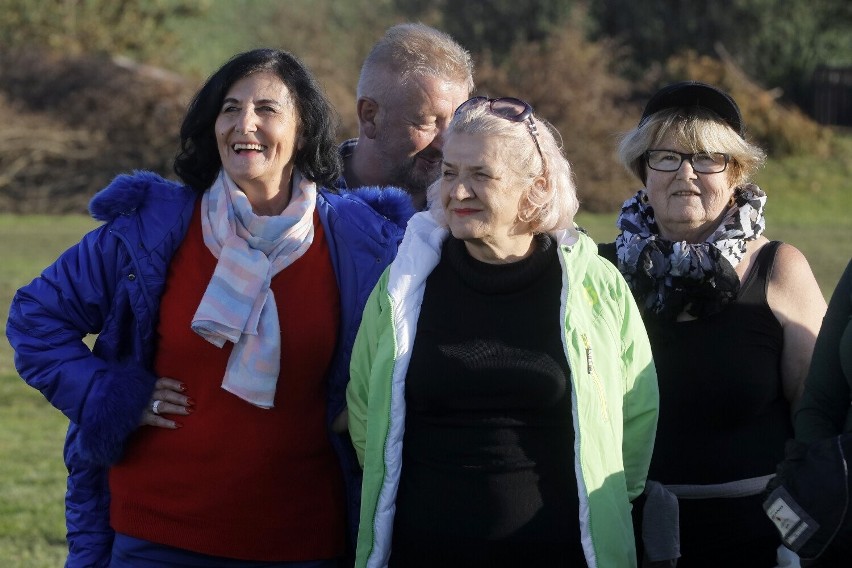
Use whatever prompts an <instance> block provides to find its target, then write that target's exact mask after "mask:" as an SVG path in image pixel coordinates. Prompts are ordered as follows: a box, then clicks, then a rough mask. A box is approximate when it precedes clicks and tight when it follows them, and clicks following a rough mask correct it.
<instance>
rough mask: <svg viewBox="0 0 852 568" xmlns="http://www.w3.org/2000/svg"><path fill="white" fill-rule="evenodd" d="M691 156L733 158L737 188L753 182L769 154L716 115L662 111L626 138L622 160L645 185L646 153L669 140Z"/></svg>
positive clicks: (733, 182) (697, 109) (620, 151)
mask: <svg viewBox="0 0 852 568" xmlns="http://www.w3.org/2000/svg"><path fill="white" fill-rule="evenodd" d="M669 135H671V136H673V137H674V140H675V142H676V143H677V144H678V145H680V146H683V147H684V148H687V149H688V150H689V151H690V152H722V153H725V154H728V155H730V157H731V160H730V162H729V163H728V168H727V170H726V173H727V174H728V179H729V180H730V182H731V185H732V186H733V187H739V186H741V185H743V184H745V183H747V182H749V181H751V176H753V175H754V173H755V172H756V171H757V170H758V169H760V167H761V166H763V163H764V161H765V160H766V152H764V151H763V149H761V148H760V147H758V146H756V145H755V144H752V143H750V142H748V141H746V140H745V139H744V138H742V137H741V136H740V135H739V134H737V132H735V131H734V130H733V129H732V128H731V127H730V126H728V125H727V124H726V123H724V122H722V120H721V119H720V118H719V117H718V116H717V115H716V114H715V113H713V112H712V111H709V110H707V109H704V108H702V107H692V108H668V109H664V110H661V111H659V112H657V113H655V114H653V115H651V116H650V117H648V118H647V119H646V120H645V121H643V122H642V124H641V125H639V126H637V127H636V128H634V129H633V130H631V131H630V132H627V133H626V134H624V136H622V137H621V140H620V142H619V144H618V159H619V161H620V162H621V164H622V165H623V166H624V167H625V168H627V170H628V171H629V172H631V173H632V174H634V175H635V176H636V177H638V178H639V179H640V180H641V181H642V183H643V184H644V183H645V180H646V173H647V172H646V169H645V167H646V163H645V152H646V151H648V150H650V149H652V148H655V147H657V146H658V145H659V143H660V141H662V139H663V138H666V137H667V136H669Z"/></svg>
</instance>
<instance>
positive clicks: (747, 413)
mask: <svg viewBox="0 0 852 568" xmlns="http://www.w3.org/2000/svg"><path fill="white" fill-rule="evenodd" d="M778 245H780V243H779V242H777V241H773V242H770V243H768V244H767V245H765V246H764V247H763V248H762V249H761V250H760V251H759V252H758V255H757V258H756V259H755V265H754V266H753V267H752V270H751V272H750V273H749V275H748V277H747V278H746V280H745V281H744V282H743V284H742V286H741V287H740V290H739V293H738V295H737V298H736V300H735V301H734V302H732V303H730V304H728V305H727V306H725V307H724V308H723V309H722V310H721V311H720V312H718V313H716V314H713V315H710V316H707V317H703V318H700V319H696V320H690V321H681V322H673V321H660V320H658V319H656V318H653V317H652V318H648V319H646V321H645V325H646V328H647V330H648V338H649V339H650V342H651V349H652V352H653V354H654V362H655V364H656V367H657V376H658V382H659V389H660V416H659V422H658V425H657V437H656V442H655V445H654V455H653V458H652V461H651V469H650V471H649V473H648V479H653V480H655V481H660V482H662V483H665V484H714V483H725V482H730V481H737V480H741V479H747V478H751V477H759V476H763V475H768V474H772V473H774V472H775V467H776V465H777V464H778V463H779V462H781V461H782V460H783V458H784V445H785V442H786V440H787V439H788V438H791V437H792V435H793V430H792V422H791V418H790V405H789V403H788V401H787V399H786V398H785V397H784V392H783V388H782V382H781V353H782V349H783V345H784V334H783V329H782V328H781V324H780V323H779V322H778V320H777V319H776V318H775V315H774V314H773V313H772V310H771V309H770V307H769V304H768V303H767V300H766V289H767V285H768V280H769V276H770V274H771V270H772V265H773V262H774V259H775V253H776V250H777V247H778ZM599 252H601V255H602V256H605V257H607V258H609V259H610V260H615V258H614V257H615V254H614V253H615V249H614V247H613V246H612V245H601V246H600V247H599ZM761 502H762V497H761V496H760V495H757V496H753V497H745V498H738V499H701V500H691V499H689V500H687V499H682V500H680V529H681V553H682V555H683V556H682V558H681V561H679V562H678V567H679V568H680V567H681V566H686V567H688V566H704V565H707V566H712V565H716V564H714V562H719V558H727V561H730V562H733V561H734V560H737V561H739V562H742V564H737V565H738V566H740V565H741V566H755V567H760V566H774V565H775V562H774V560H775V547H777V546H778V544H780V541H779V540H778V535H777V531H776V530H775V527H774V526H773V525H772V524H771V522H770V521H769V520H768V518H767V517H766V515H765V514H764V513H763V509H762V507H761ZM717 552H718V553H719V554H720V556H719V557H718V558H717V557H714V556H713V555H714V554H715V553H717ZM698 559H701V560H700V561H699V560H698ZM719 565H733V564H726V563H722V564H719Z"/></svg>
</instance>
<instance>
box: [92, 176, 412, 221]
mask: <svg viewBox="0 0 852 568" xmlns="http://www.w3.org/2000/svg"><path fill="white" fill-rule="evenodd" d="M321 191H322V192H331V193H334V191H331V190H328V189H322V190H321ZM152 192H156V193H157V194H158V198H161V199H168V198H169V195H170V194H171V195H173V196H174V198H176V199H177V200H179V201H183V200H185V199H186V194H187V193H194V192H195V190H193V189H192V188H190V187H189V186H186V185H183V184H180V183H178V182H175V181H170V180H167V179H165V178H163V177H162V176H160V175H159V174H156V173H154V172H149V171H141V170H139V171H134V172H133V173H130V174H121V175H118V176H116V177H115V178H114V179H113V180H112V182H110V184H109V185H108V186H107V187H105V188H104V189H102V190H101V191H99V192H98V193H97V194H95V196H94V197H93V198H92V200H91V201H90V202H89V214H90V215H91V216H92V217H94V218H95V219H97V220H98V221H104V222H109V221H112V220H114V219H116V218H117V217H119V216H120V215H128V214H130V213H132V212H133V211H135V210H136V209H137V208H138V207H139V206H140V205H142V204H144V203H145V201H146V199H147V197H148V196H149V194H150V193H152ZM348 195H352V196H355V197H357V198H359V199H360V200H362V201H364V202H365V203H366V204H367V205H369V206H370V207H372V208H373V209H374V210H375V211H376V212H378V213H379V214H380V215H382V216H384V217H386V218H387V219H389V220H390V221H391V222H393V223H394V224H396V225H397V226H398V227H400V228H402V229H404V228H405V226H406V224H407V223H408V219H410V218H411V216H412V215H413V214H414V213H415V212H416V210H415V209H414V206H413V205H412V204H411V198H410V197H409V195H408V193H406V192H405V191H404V190H403V189H400V188H398V187H378V186H370V187H360V188H356V189H352V190H343V191H341V192H340V196H341V197H344V198H345V197H346V196H348Z"/></svg>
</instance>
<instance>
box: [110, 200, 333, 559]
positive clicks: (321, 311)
mask: <svg viewBox="0 0 852 568" xmlns="http://www.w3.org/2000/svg"><path fill="white" fill-rule="evenodd" d="M199 202H200V200H199ZM314 227H315V234H314V241H313V244H312V245H311V247H310V248H309V249H308V251H307V252H306V253H305V254H304V255H303V256H302V257H301V258H300V259H298V260H297V261H296V262H294V263H293V264H291V265H290V266H288V267H287V268H286V269H284V270H282V271H281V272H279V273H278V274H277V275H276V276H275V277H274V278H273V279H272V290H273V292H274V294H275V302H276V304H277V306H278V317H279V320H280V322H281V374H280V376H279V378H278V386H277V390H276V393H275V407H274V408H272V409H270V410H264V409H261V408H257V407H255V406H253V405H251V404H249V403H248V402H245V401H243V400H242V399H240V398H238V397H236V396H234V395H233V394H231V393H229V392H227V391H225V390H223V389H222V388H221V383H222V377H223V374H224V370H225V365H226V363H227V361H228V357H229V355H230V354H231V348H232V345H231V344H230V343H227V344H226V345H225V347H223V348H222V349H219V348H217V347H215V346H214V345H212V344H210V343H208V342H207V341H205V340H203V339H202V338H201V337H200V336H198V335H197V334H196V333H194V332H193V331H192V330H191V329H190V321H191V320H192V317H193V315H194V314H195V310H196V309H197V308H198V304H199V302H200V301H201V297H202V295H203V294H204V291H205V290H206V288H207V283H208V282H209V281H210V278H211V276H212V275H213V270H214V268H215V267H216V258H215V257H214V256H213V254H212V253H211V252H210V251H209V250H208V249H207V247H206V245H205V244H204V240H203V236H202V231H201V221H200V214H199V208H198V207H196V211H195V214H194V216H193V219H192V223H191V225H190V228H189V232H188V233H187V236H186V238H185V239H184V242H183V243H182V244H181V246H180V247H179V249H178V251H177V252H176V254H175V257H174V259H173V260H172V263H171V265H170V267H169V273H168V277H167V281H166V287H165V292H164V294H163V297H162V301H161V304H160V321H159V327H158V345H157V354H156V360H155V372H156V374H157V376H161V377H171V378H174V379H177V380H180V381H182V382H183V383H184V384H185V385H186V394H187V396H189V397H191V398H192V399H194V400H195V406H194V407H193V408H194V409H195V411H194V412H193V413H192V414H191V415H190V416H178V417H176V418H175V417H170V418H175V420H176V421H177V422H179V423H181V424H182V425H183V427H182V428H179V429H177V430H169V429H163V428H155V427H150V426H149V427H144V428H141V429H140V430H139V431H137V433H136V434H135V435H134V436H133V437H132V438H131V440H130V442H129V443H128V447H127V450H126V452H125V456H124V458H123V459H122V461H121V462H119V463H118V464H117V465H115V466H114V467H113V468H112V469H111V471H110V491H111V493H112V503H111V505H110V519H111V524H112V526H113V528H114V529H115V530H116V531H117V532H120V533H124V534H128V535H130V536H134V537H136V538H141V539H145V540H150V541H153V542H157V543H162V544H165V545H169V546H174V547H178V548H183V549H188V550H192V551H195V552H200V553H203V554H209V555H213V556H223V557H228V558H238V559H245V560H258V561H301V560H319V559H325V558H333V557H336V556H340V555H342V554H343V551H344V542H345V497H344V488H343V476H342V472H341V471H340V466H339V464H338V460H337V458H336V456H335V453H334V450H333V449H332V446H331V443H330V442H329V437H328V430H327V426H326V380H325V375H326V372H327V371H328V368H329V365H330V361H331V358H332V354H333V351H334V347H335V343H336V339H337V333H338V325H339V314H340V302H339V297H338V290H337V283H336V280H335V276H334V270H333V267H332V265H331V259H330V256H329V251H328V243H327V242H326V239H325V234H324V232H323V228H322V224H321V223H320V222H319V218H318V216H317V215H316V214H315V215H314Z"/></svg>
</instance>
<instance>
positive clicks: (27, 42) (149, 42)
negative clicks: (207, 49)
mask: <svg viewBox="0 0 852 568" xmlns="http://www.w3.org/2000/svg"><path fill="white" fill-rule="evenodd" d="M208 3H209V2H193V1H192V0H148V1H146V2H136V1H132V0H0V14H3V18H0V46H3V47H4V48H6V49H26V48H30V47H32V46H33V45H38V46H39V47H42V48H44V47H46V48H48V49H53V50H57V51H61V52H62V53H64V54H66V55H81V54H84V53H109V54H113V55H117V54H122V55H125V56H128V57H132V58H135V59H139V60H145V61H149V62H155V61H156V60H157V56H158V55H163V54H166V53H168V50H169V47H170V46H174V45H175V44H176V42H177V37H176V36H175V34H174V33H173V32H172V31H171V29H170V27H169V26H167V25H165V24H166V22H167V21H168V20H170V19H174V18H188V17H193V16H197V15H199V14H202V13H203V12H204V11H205V9H206V6H207V4H208Z"/></svg>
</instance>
